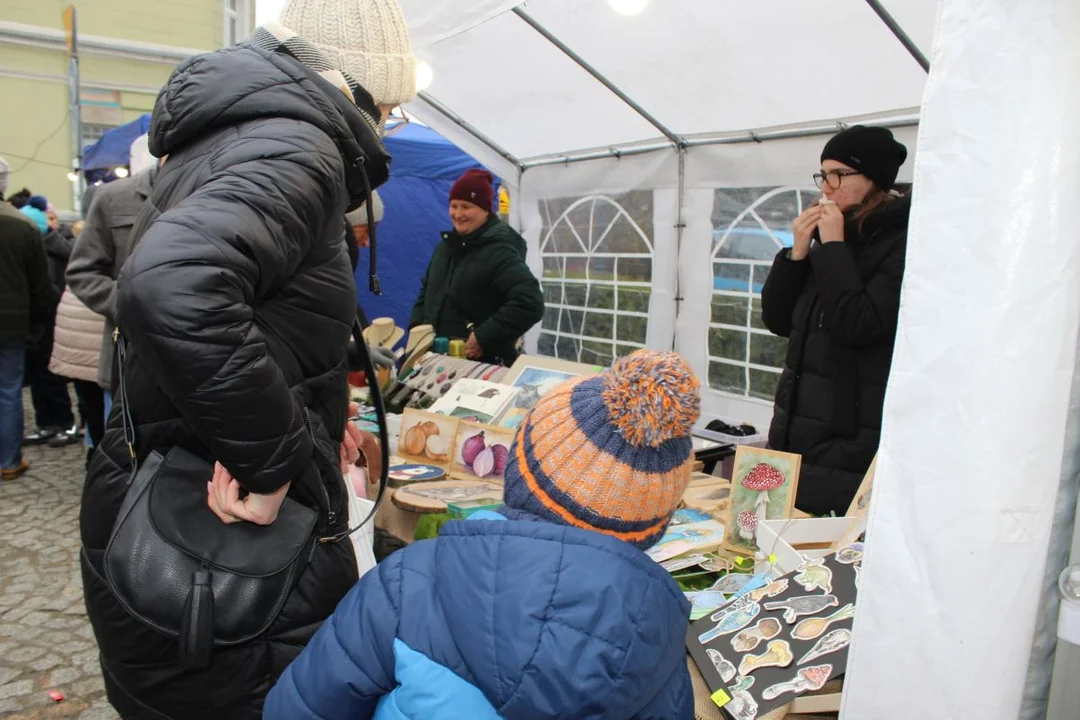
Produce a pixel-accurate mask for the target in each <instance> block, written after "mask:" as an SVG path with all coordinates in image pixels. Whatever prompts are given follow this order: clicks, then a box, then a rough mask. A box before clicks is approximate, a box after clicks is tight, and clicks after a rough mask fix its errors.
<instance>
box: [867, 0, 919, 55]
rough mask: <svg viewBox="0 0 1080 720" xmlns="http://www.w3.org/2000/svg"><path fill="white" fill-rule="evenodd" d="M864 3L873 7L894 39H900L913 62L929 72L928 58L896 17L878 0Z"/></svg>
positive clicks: (868, 0) (869, 0)
mask: <svg viewBox="0 0 1080 720" xmlns="http://www.w3.org/2000/svg"><path fill="white" fill-rule="evenodd" d="M866 4H867V5H869V6H870V7H871V9H873V11H874V12H875V13H877V16H878V17H879V18H881V21H882V22H883V23H885V26H886V27H888V28H889V30H890V31H892V34H893V35H895V36H896V39H897V40H899V41H900V44H901V45H903V46H904V49H906V50H907V51H908V53H910V54H911V57H913V58H915V62H917V63H919V66H920V67H921V68H922V69H923V71H924V72H927V73H929V72H930V60H929V59H928V58H927V57H926V55H924V54H923V51H922V50H920V49H919V46H918V45H916V44H915V41H914V40H912V39H911V36H909V35H908V34H907V33H906V32H904V28H902V27H900V23H898V22H896V18H894V17H893V16H892V14H890V13H889V11H888V10H886V9H885V6H884V5H882V4H881V1H880V0H866Z"/></svg>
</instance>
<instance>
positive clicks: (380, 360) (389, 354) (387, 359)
mask: <svg viewBox="0 0 1080 720" xmlns="http://www.w3.org/2000/svg"><path fill="white" fill-rule="evenodd" d="M368 354H369V355H371V364H372V365H374V366H375V367H376V369H378V368H382V369H383V370H389V369H390V368H392V367H394V364H395V363H397V356H396V355H394V353H393V351H392V350H387V349H386V348H384V347H383V346H382V345H368Z"/></svg>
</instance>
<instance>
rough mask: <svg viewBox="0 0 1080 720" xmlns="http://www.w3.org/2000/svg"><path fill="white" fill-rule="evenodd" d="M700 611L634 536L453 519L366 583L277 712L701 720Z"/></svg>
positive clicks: (271, 705)
mask: <svg viewBox="0 0 1080 720" xmlns="http://www.w3.org/2000/svg"><path fill="white" fill-rule="evenodd" d="M485 515H487V516H488V517H490V516H491V515H492V514H491V513H485ZM496 517H497V518H498V519H502V518H501V517H499V516H496ZM493 519H495V518H493ZM688 614H689V605H688V604H687V602H686V599H685V598H684V597H683V595H682V593H681V592H679V588H678V586H677V585H676V583H675V582H674V581H673V580H672V579H671V578H670V577H669V576H668V574H667V573H666V572H664V571H663V570H662V569H661V568H660V567H659V566H658V565H657V564H656V563H654V562H653V561H652V560H650V559H649V558H648V557H646V556H645V554H644V553H642V552H641V551H640V550H638V549H637V548H635V547H633V546H631V545H628V544H626V543H623V542H622V541H620V540H616V539H614V538H611V537H607V536H605V535H600V534H598V533H594V532H589V531H585V530H578V529H576V528H570V527H562V526H558V525H553V524H548V523H542V522H523V521H509V520H504V521H502V522H492V521H490V520H467V521H464V522H453V523H449V524H447V525H445V526H444V527H443V529H442V533H441V535H440V537H439V538H438V539H436V540H428V541H424V542H420V543H416V544H415V545H411V546H409V547H407V548H405V549H404V550H401V551H399V552H397V553H395V554H393V555H391V556H390V557H389V558H387V559H386V560H385V561H384V562H383V563H382V564H380V565H379V566H378V568H376V569H375V570H372V571H371V572H369V573H368V574H367V575H366V576H364V578H363V579H361V580H360V582H359V583H357V584H356V586H355V587H354V588H353V589H352V591H351V592H350V593H349V594H348V595H347V596H346V597H345V599H344V600H342V601H341V604H340V605H338V608H337V611H336V612H335V613H334V615H333V616H332V617H331V618H330V619H329V620H328V621H326V622H325V623H324V624H323V626H322V628H321V629H320V630H319V632H318V633H316V635H315V637H314V639H313V640H312V641H311V643H310V644H309V645H308V647H307V648H306V649H305V650H304V652H303V653H301V655H300V656H299V657H298V658H297V659H296V661H295V662H293V664H292V665H290V666H289V668H288V669H287V670H286V671H285V674H284V675H282V677H281V679H280V681H279V682H278V684H277V686H276V687H274V689H273V690H272V691H271V692H270V696H269V697H268V698H267V701H266V705H265V709H264V715H263V717H264V718H268V719H269V720H278V719H281V720H286V719H287V720H298V719H301V718H319V719H325V720H335V719H336V718H341V719H342V720H344V719H346V718H348V719H349V720H366V719H367V718H376V719H377V720H406V719H409V720H412V719H414V718H424V719H425V720H451V719H452V720H462V719H464V718H468V720H494V719H495V718H505V719H506V720H518V719H519V718H520V719H524V718H530V719H536V718H605V719H609V720H628V719H631V718H642V719H644V718H656V719H657V720H659V719H660V718H664V719H665V720H672V719H674V720H682V719H684V718H687V719H689V718H692V717H693V693H692V690H691V687H690V677H689V674H688V672H687V669H686V659H685V651H684V649H683V642H684V638H685V634H686V627H687V617H688Z"/></svg>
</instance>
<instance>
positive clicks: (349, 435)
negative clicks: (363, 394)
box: [340, 403, 360, 477]
mask: <svg viewBox="0 0 1080 720" xmlns="http://www.w3.org/2000/svg"><path fill="white" fill-rule="evenodd" d="M358 412H360V406H359V405H357V404H356V403H349V417H353V416H354V415H356V414H357V413H358ZM359 459H360V428H358V427H356V425H354V424H353V423H352V421H350V420H346V421H345V435H343V436H342V438H341V455H340V463H341V474H342V475H343V476H344V477H348V476H349V468H350V467H352V466H353V465H355V464H356V461H357V460H359Z"/></svg>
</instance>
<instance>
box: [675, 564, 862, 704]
mask: <svg viewBox="0 0 1080 720" xmlns="http://www.w3.org/2000/svg"><path fill="white" fill-rule="evenodd" d="M845 550H846V552H845ZM859 551H861V548H856V549H852V550H848V549H846V548H845V549H842V550H841V553H839V554H840V555H842V559H843V560H845V561H846V562H840V559H839V558H838V557H837V556H836V555H828V556H826V557H824V558H822V559H820V560H810V561H807V562H806V563H804V564H803V565H802V567H800V568H799V569H797V570H795V571H794V572H791V573H789V574H787V575H785V576H783V577H781V578H777V579H774V580H772V581H770V582H769V584H768V585H766V586H764V587H763V588H759V590H760V592H759V591H758V590H755V591H751V592H750V593H747V594H746V595H743V596H742V597H738V598H734V599H732V600H729V601H728V603H727V604H726V605H724V606H722V607H720V608H718V609H717V610H716V611H715V612H713V613H712V614H710V615H706V616H705V617H703V618H701V619H700V620H697V621H694V622H692V623H691V624H690V629H689V630H688V631H687V635H686V647H687V650H688V651H689V652H690V657H691V658H692V659H693V661H694V663H695V664H696V665H697V667H698V669H699V670H700V671H701V676H702V678H703V679H704V680H705V683H706V684H707V685H708V686H709V691H710V693H715V692H716V691H717V690H721V689H722V690H724V692H725V693H726V694H727V697H729V698H731V700H730V701H729V702H727V703H726V704H725V705H724V706H723V707H722V710H723V712H724V714H725V716H726V717H728V718H730V719H732V720H735V719H739V720H751V719H753V718H759V717H764V716H766V715H768V714H769V713H771V712H773V711H774V710H776V709H777V708H779V707H781V706H784V705H786V704H788V703H790V702H791V701H792V700H794V699H795V698H796V697H798V696H799V695H802V694H803V693H806V692H810V691H814V690H820V689H821V688H822V687H823V686H824V685H825V683H826V682H828V681H829V680H831V679H833V678H836V677H838V676H840V675H842V674H844V672H845V671H846V669H847V657H848V649H849V647H850V644H851V627H852V623H853V622H854V617H855V602H856V595H857V593H858V590H857V587H856V578H857V573H858V571H859V566H860V563H861V561H862V557H861V555H860V554H859ZM732 669H734V671H733V670H732Z"/></svg>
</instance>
